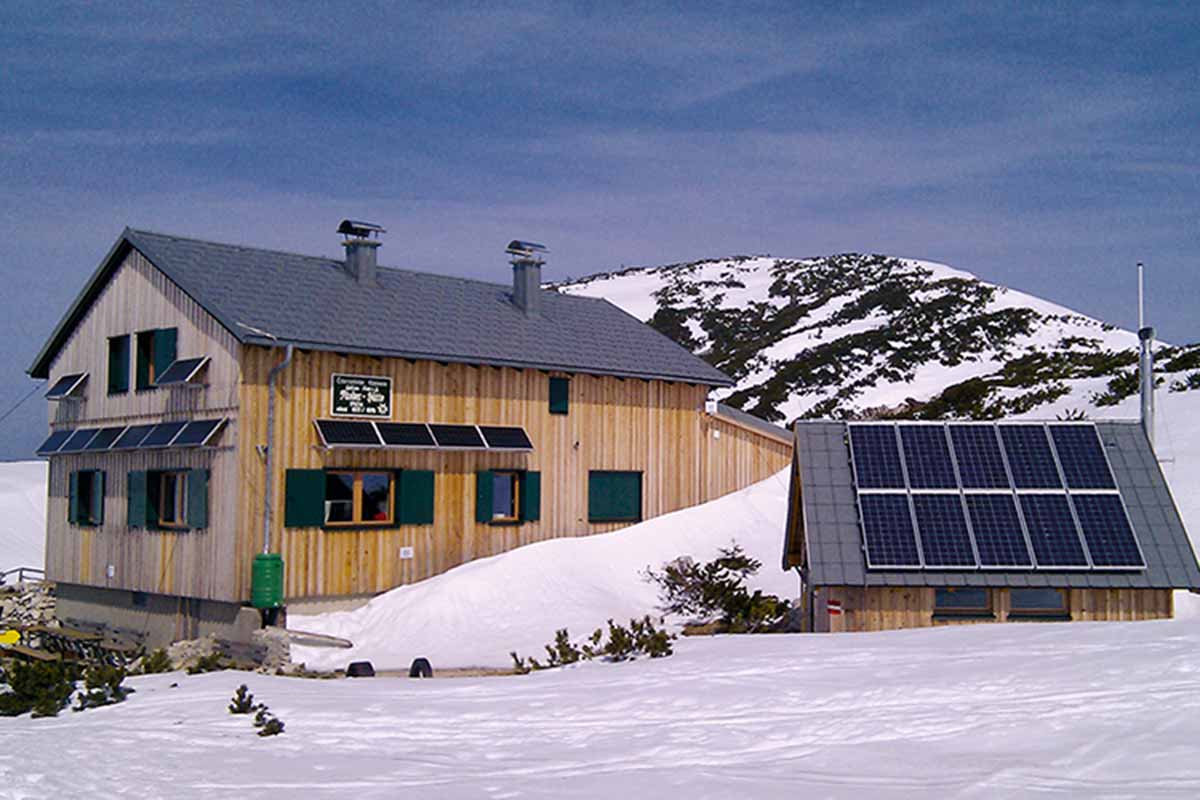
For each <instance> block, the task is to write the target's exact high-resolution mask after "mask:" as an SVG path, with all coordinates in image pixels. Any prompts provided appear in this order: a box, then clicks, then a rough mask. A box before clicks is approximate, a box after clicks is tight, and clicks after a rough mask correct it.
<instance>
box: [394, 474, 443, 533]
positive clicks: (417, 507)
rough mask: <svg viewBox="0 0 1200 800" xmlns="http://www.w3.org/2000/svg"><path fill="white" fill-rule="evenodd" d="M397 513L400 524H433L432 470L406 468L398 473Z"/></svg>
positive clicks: (397, 520)
mask: <svg viewBox="0 0 1200 800" xmlns="http://www.w3.org/2000/svg"><path fill="white" fill-rule="evenodd" d="M396 486H397V488H396V495H397V500H396V502H397V505H398V509H397V512H398V513H397V514H396V522H397V524H399V525H432V524H433V488H434V475H433V471H432V470H427V469H405V470H400V472H398V473H397V474H396Z"/></svg>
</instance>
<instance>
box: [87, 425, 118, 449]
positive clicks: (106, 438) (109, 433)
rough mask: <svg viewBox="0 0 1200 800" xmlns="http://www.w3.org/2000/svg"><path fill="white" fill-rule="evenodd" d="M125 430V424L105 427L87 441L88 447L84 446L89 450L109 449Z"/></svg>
mask: <svg viewBox="0 0 1200 800" xmlns="http://www.w3.org/2000/svg"><path fill="white" fill-rule="evenodd" d="M124 432H125V426H124V425H121V426H118V427H116V428H104V429H102V430H101V431H100V432H99V433H97V434H96V435H95V436H93V437H92V440H91V441H90V442H88V443H87V447H85V448H83V449H84V450H87V451H93V450H107V449H108V448H110V447H112V444H113V442H115V441H116V440H117V438H118V437H120V435H121V434H122V433H124Z"/></svg>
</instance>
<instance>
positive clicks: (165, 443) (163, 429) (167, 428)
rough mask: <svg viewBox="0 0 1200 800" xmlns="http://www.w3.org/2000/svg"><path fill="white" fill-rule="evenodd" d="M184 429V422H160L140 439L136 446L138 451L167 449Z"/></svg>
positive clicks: (185, 425)
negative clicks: (156, 448)
mask: <svg viewBox="0 0 1200 800" xmlns="http://www.w3.org/2000/svg"><path fill="white" fill-rule="evenodd" d="M185 427H187V423H186V422H160V423H159V424H157V425H155V426H154V430H152V431H150V433H149V434H147V436H146V438H145V439H142V441H141V444H139V445H138V449H139V450H148V449H150V448H154V447H169V446H170V445H171V442H172V440H174V439H175V437H176V436H178V435H179V432H180V431H181V430H183V429H184V428H185Z"/></svg>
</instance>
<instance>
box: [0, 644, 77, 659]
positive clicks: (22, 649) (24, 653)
mask: <svg viewBox="0 0 1200 800" xmlns="http://www.w3.org/2000/svg"><path fill="white" fill-rule="evenodd" d="M0 653H5V654H8V653H11V654H13V655H15V656H17V657H18V658H24V659H27V660H30V661H61V660H62V656H61V655H59V654H58V653H47V652H46V651H45V650H37V649H35V648H33V647H26V646H25V645H23V644H0Z"/></svg>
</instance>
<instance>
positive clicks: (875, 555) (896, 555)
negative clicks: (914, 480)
mask: <svg viewBox="0 0 1200 800" xmlns="http://www.w3.org/2000/svg"><path fill="white" fill-rule="evenodd" d="M858 502H859V507H860V508H861V509H862V524H863V541H864V542H865V544H866V548H867V566H868V567H871V568H873V569H878V568H881V567H900V568H905V569H915V568H919V567H920V566H921V556H920V554H919V553H918V552H917V539H916V535H915V534H914V532H913V524H912V517H911V516H910V515H909V511H908V497H907V496H906V495H903V494H860V495H859V496H858Z"/></svg>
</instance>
